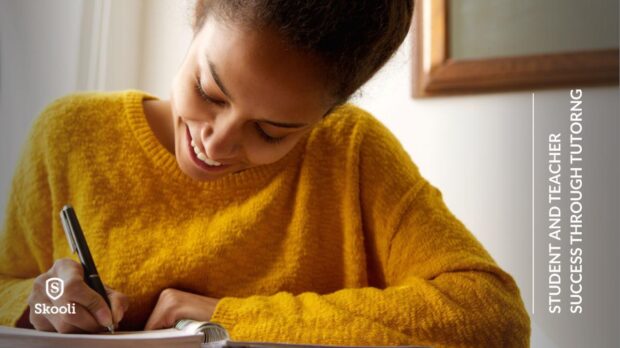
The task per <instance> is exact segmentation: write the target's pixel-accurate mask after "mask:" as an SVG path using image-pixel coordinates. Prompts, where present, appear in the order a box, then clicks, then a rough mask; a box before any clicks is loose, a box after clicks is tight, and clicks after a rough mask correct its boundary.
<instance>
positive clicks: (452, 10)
mask: <svg viewBox="0 0 620 348" xmlns="http://www.w3.org/2000/svg"><path fill="white" fill-rule="evenodd" d="M415 5H416V9H415V17H414V23H413V27H412V30H413V35H412V37H413V45H412V46H413V96H414V97H428V96H435V95H448V94H466V93H476V92H490V91H505V90H517V89H529V88H537V89H538V88H549V87H560V86H570V85H572V86H583V85H596V84H618V73H619V72H618V55H619V51H618V17H617V14H618V2H617V0H592V1H582V0H545V1H537V0H522V1H510V0H494V1H489V0H467V1H462V0H452V1H451V0H416V4H415Z"/></svg>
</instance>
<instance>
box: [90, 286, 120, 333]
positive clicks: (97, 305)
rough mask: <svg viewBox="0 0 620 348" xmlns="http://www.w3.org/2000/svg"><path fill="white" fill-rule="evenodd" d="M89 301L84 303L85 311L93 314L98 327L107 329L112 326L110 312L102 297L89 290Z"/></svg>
mask: <svg viewBox="0 0 620 348" xmlns="http://www.w3.org/2000/svg"><path fill="white" fill-rule="evenodd" d="M89 290H90V291H89V293H88V296H89V299H88V301H86V305H85V307H86V309H87V310H88V311H89V312H90V313H92V314H93V316H94V317H95V319H96V320H97V322H98V323H99V325H101V326H104V327H108V326H111V325H114V323H113V321H112V312H111V311H110V307H108V304H107V303H106V302H105V300H104V299H103V297H101V295H99V294H98V293H97V292H96V291H94V290H92V289H89Z"/></svg>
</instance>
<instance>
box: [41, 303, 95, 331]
mask: <svg viewBox="0 0 620 348" xmlns="http://www.w3.org/2000/svg"><path fill="white" fill-rule="evenodd" d="M50 321H51V322H52V325H54V326H55V327H56V326H59V325H61V324H62V323H65V324H68V325H70V326H71V327H74V328H76V329H79V330H80V331H81V332H101V331H103V326H101V325H100V324H99V323H98V322H97V320H96V319H95V318H94V317H93V316H92V314H91V313H90V312H89V311H88V309H86V308H85V307H83V306H81V305H79V304H76V305H75V312H72V313H66V314H53V315H51V318H50Z"/></svg>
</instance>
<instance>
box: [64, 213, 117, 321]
mask: <svg viewBox="0 0 620 348" xmlns="http://www.w3.org/2000/svg"><path fill="white" fill-rule="evenodd" d="M60 221H61V222H62V227H63V229H64V230H65V235H66V236H67V240H68V241H69V246H70V247H71V252H72V253H75V252H76V251H77V253H78V256H79V258H80V262H81V263H82V267H83V268H84V281H85V282H86V284H88V286H89V287H90V288H91V289H93V290H95V291H96V292H97V293H98V294H99V295H101V297H103V299H104V300H105V302H106V303H107V304H108V307H109V308H110V313H111V312H112V306H111V305H110V299H109V298H108V294H107V292H106V291H105V288H104V286H103V283H102V282H101V279H100V278H99V273H98V272H97V267H96V266H95V261H93V257H92V255H91V254H90V249H88V244H87V243H86V238H85V237H84V233H83V232H82V228H81V227H80V222H79V221H78V218H77V215H75V211H74V210H73V207H72V206H70V205H65V206H64V207H63V208H62V210H61V211H60ZM108 330H109V331H110V332H111V333H114V323H112V325H110V326H108Z"/></svg>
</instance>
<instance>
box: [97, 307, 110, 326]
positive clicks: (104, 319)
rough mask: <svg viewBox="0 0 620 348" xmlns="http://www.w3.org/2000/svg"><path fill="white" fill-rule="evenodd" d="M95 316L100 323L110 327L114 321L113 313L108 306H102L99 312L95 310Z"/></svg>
mask: <svg viewBox="0 0 620 348" xmlns="http://www.w3.org/2000/svg"><path fill="white" fill-rule="evenodd" d="M95 317H96V318H97V321H98V322H99V324H101V325H103V326H105V327H109V326H112V325H113V324H114V323H113V322H112V315H111V314H110V310H109V309H107V308H100V309H99V310H98V311H97V312H95Z"/></svg>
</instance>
